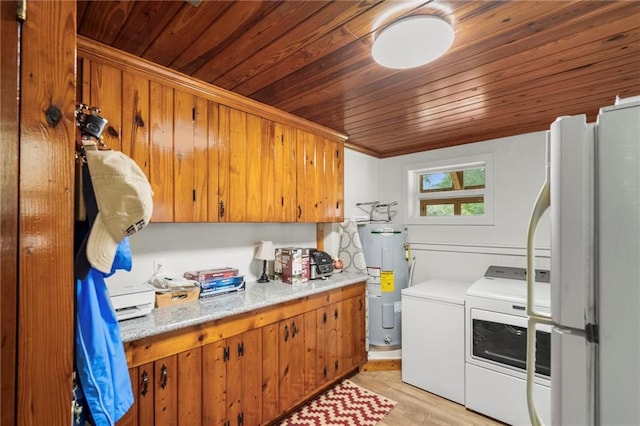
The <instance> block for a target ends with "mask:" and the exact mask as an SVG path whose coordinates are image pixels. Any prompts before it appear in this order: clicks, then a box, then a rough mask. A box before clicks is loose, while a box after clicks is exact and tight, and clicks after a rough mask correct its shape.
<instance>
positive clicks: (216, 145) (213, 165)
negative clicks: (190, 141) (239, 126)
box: [207, 101, 229, 222]
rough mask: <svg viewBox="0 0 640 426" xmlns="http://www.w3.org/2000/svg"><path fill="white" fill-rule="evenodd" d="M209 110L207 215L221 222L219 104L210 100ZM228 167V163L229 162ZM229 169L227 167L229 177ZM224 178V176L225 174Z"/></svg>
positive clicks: (211, 220) (210, 218)
mask: <svg viewBox="0 0 640 426" xmlns="http://www.w3.org/2000/svg"><path fill="white" fill-rule="evenodd" d="M207 112H208V114H209V120H208V123H207V124H208V131H207V169H208V173H207V177H208V179H209V181H208V183H207V189H208V194H207V200H208V203H209V207H208V209H207V216H208V221H209V222H219V221H220V220H221V216H222V213H223V210H222V205H221V203H220V202H221V200H220V196H219V190H220V177H219V175H220V172H221V170H220V149H221V144H220V136H219V135H220V133H219V132H220V130H219V126H220V115H219V114H220V113H219V106H218V104H217V103H215V102H211V101H209V102H208V105H207ZM227 167H228V163H227ZM228 174H229V171H228V168H227V177H228ZM223 179H224V176H223Z"/></svg>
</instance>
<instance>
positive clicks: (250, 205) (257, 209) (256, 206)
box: [231, 114, 273, 222]
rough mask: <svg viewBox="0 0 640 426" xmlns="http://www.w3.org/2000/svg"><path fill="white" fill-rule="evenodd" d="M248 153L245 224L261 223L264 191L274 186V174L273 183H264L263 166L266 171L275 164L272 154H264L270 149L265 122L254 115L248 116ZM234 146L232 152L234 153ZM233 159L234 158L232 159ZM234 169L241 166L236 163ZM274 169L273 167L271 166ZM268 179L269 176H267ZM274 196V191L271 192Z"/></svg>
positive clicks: (245, 170)
mask: <svg viewBox="0 0 640 426" xmlns="http://www.w3.org/2000/svg"><path fill="white" fill-rule="evenodd" d="M246 117H247V118H246V126H247V127H246V132H247V134H246V141H247V145H246V152H245V155H246V157H245V160H244V173H245V175H246V176H245V179H246V191H247V198H246V214H245V217H244V220H243V221H244V222H260V221H261V220H262V215H263V210H262V209H263V202H262V198H263V196H265V195H268V194H264V193H263V190H264V189H265V187H270V186H271V185H273V173H271V174H270V177H271V181H270V182H269V181H267V182H264V181H263V180H262V179H263V178H264V177H265V176H264V175H263V172H262V168H263V165H264V166H265V169H268V168H269V164H273V154H272V153H270V152H263V151H265V150H266V149H267V148H268V145H265V146H263V140H262V136H263V133H262V131H263V128H262V124H263V120H262V119H261V118H260V117H258V116H256V115H253V114H246ZM234 147H235V144H233V145H232V150H231V152H232V153H233V148H234ZM232 158H233V157H232ZM232 167H239V164H236V163H234V164H233V165H232ZM271 167H273V166H271ZM266 177H267V178H268V177H269V176H266ZM270 193H271V194H273V192H272V191H270Z"/></svg>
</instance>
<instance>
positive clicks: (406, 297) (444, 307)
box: [402, 279, 471, 404]
mask: <svg viewBox="0 0 640 426" xmlns="http://www.w3.org/2000/svg"><path fill="white" fill-rule="evenodd" d="M470 285H471V284H470V283H464V282H457V281H446V280H437V279H434V280H429V281H426V282H424V283H420V284H416V285H414V286H411V287H408V288H405V289H404V290H402V381H403V382H406V383H409V384H410V385H413V386H417V387H419V388H421V389H424V390H426V391H428V392H431V393H435V394H436V395H440V396H442V397H444V398H447V399H450V400H451V401H454V402H457V403H459V404H464V298H465V294H466V292H467V289H468V288H469V286H470Z"/></svg>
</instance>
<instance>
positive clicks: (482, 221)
mask: <svg viewBox="0 0 640 426" xmlns="http://www.w3.org/2000/svg"><path fill="white" fill-rule="evenodd" d="M478 167H484V168H485V172H484V186H485V187H484V189H483V190H482V189H480V190H478V189H469V190H460V191H455V192H448V191H442V192H435V193H434V192H432V193H421V192H420V182H419V178H418V176H419V175H423V174H425V173H439V172H448V171H454V170H468V169H477V168H478ZM404 187H405V203H404V204H405V210H404V221H405V223H406V224H409V225H493V224H494V195H493V191H494V183H493V154H492V153H488V154H479V155H473V156H469V157H458V158H446V159H442V160H436V161H430V162H426V163H419V164H413V165H408V166H405V167H404ZM482 194H484V215H482V216H420V200H423V199H433V198H448V197H455V198H457V197H460V196H476V195H482Z"/></svg>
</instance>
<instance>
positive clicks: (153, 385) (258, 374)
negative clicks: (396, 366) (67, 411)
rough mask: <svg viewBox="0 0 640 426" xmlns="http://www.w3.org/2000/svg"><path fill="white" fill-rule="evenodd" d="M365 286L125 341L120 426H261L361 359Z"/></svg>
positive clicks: (342, 289) (349, 372) (297, 403)
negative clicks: (128, 395) (125, 401)
mask: <svg viewBox="0 0 640 426" xmlns="http://www.w3.org/2000/svg"><path fill="white" fill-rule="evenodd" d="M364 291H365V283H363V282H362V283H356V284H353V285H350V286H347V287H344V288H341V289H337V290H332V291H328V292H326V293H321V294H319V295H314V296H309V297H305V298H302V299H299V300H297V301H293V302H287V303H285V304H282V305H278V306H272V307H269V308H265V309H263V310H260V311H257V312H252V313H251V314H247V315H244V316H238V317H230V318H228V319H224V320H219V321H212V323H211V324H205V325H202V326H195V327H191V328H186V329H184V330H179V331H175V332H171V333H167V334H166V335H159V336H153V337H150V338H147V339H143V340H140V341H135V342H130V343H128V344H127V345H126V351H127V356H128V359H129V360H130V367H131V368H130V376H131V382H132V385H133V391H134V395H135V403H134V406H133V407H132V408H131V409H130V410H129V412H128V413H127V414H126V415H125V416H124V417H123V418H122V419H121V420H120V421H119V422H118V425H119V426H146V425H178V426H185V425H186V426H196V425H198V426H201V425H206V426H255V425H262V424H269V423H270V422H272V421H273V420H275V419H277V418H279V417H282V416H283V415H285V414H286V413H287V412H289V411H291V410H292V409H293V408H294V407H296V406H299V405H300V404H302V403H303V402H304V401H306V400H308V399H310V398H311V397H313V396H314V395H315V394H317V393H318V392H320V391H322V390H323V389H325V388H326V387H328V386H330V385H331V384H332V383H334V382H336V381H338V380H339V379H341V378H342V377H345V376H346V375H348V374H351V373H352V372H353V371H355V370H356V369H357V368H359V367H360V366H362V365H363V364H364V362H365V361H366V351H365V328H364V327H365V317H364V314H365V309H364V301H365V299H364V297H365V293H364Z"/></svg>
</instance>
